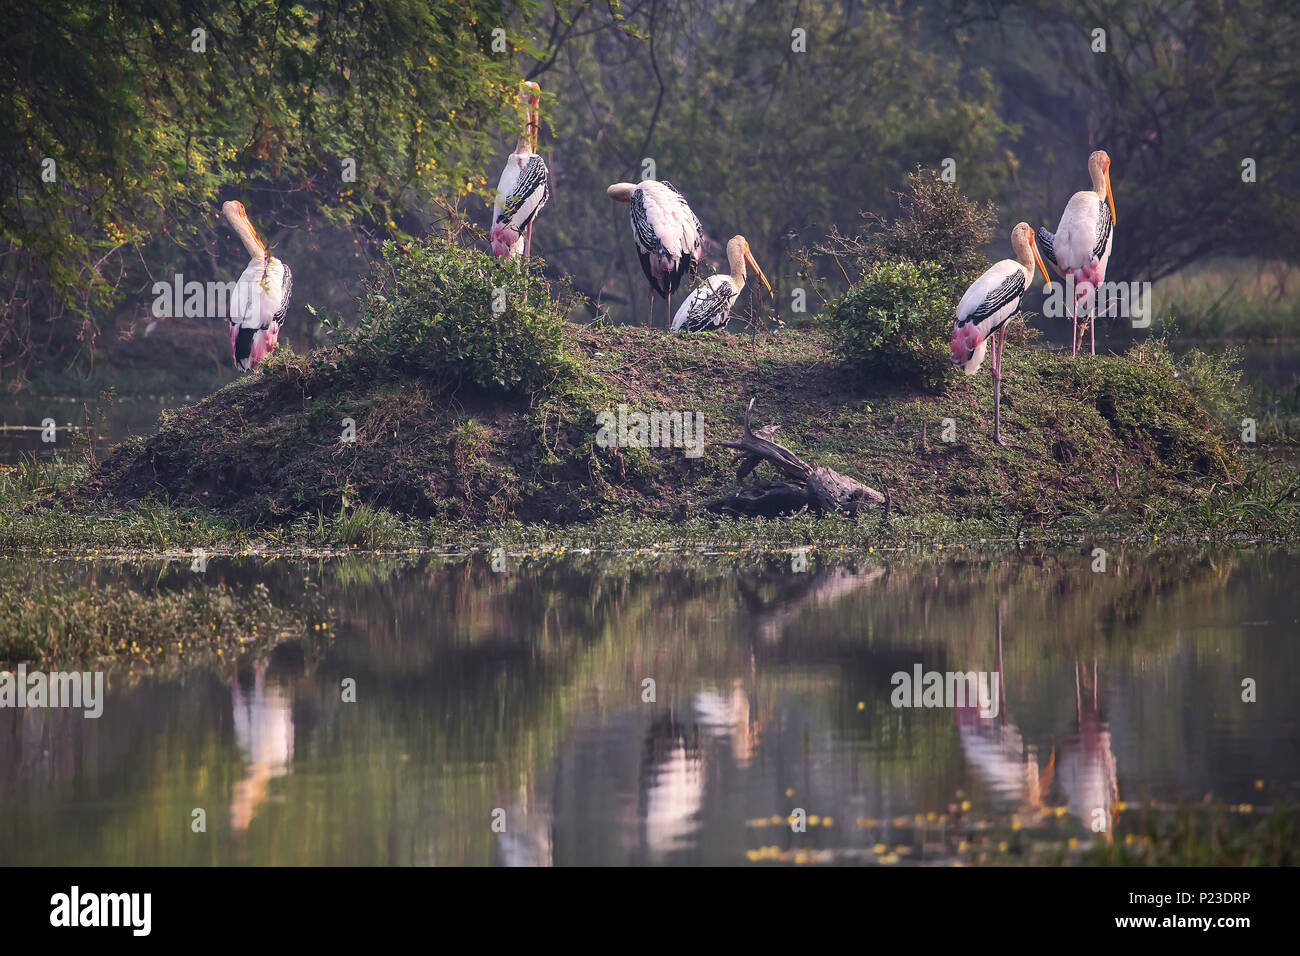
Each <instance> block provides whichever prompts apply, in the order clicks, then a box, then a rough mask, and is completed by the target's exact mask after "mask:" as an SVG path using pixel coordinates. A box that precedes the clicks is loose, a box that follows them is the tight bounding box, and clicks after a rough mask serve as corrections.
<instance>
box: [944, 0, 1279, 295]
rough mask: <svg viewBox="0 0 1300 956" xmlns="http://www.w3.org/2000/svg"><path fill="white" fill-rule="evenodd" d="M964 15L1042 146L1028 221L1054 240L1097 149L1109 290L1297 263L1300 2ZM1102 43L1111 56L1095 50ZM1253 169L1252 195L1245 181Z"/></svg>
mask: <svg viewBox="0 0 1300 956" xmlns="http://www.w3.org/2000/svg"><path fill="white" fill-rule="evenodd" d="M952 8H953V9H952V17H953V20H954V21H955V22H956V23H958V24H960V27H959V28H958V31H957V33H958V43H959V44H961V47H962V49H963V50H964V52H963V54H962V55H963V56H964V57H965V58H966V59H967V60H968V62H970V63H972V64H978V65H981V66H985V65H987V66H988V67H989V68H990V69H992V70H993V71H995V73H996V74H997V77H998V81H999V82H998V85H999V86H1000V87H1005V88H1008V89H1011V88H1014V89H1016V90H1017V91H1018V93H1017V96H1015V97H1014V98H1013V97H1011V96H1007V97H1006V101H1007V103H1008V104H1009V105H1010V106H1011V109H1010V115H1008V116H1007V117H1006V118H1007V119H1008V120H1010V121H1017V120H1018V121H1020V122H1021V125H1023V126H1024V128H1025V132H1026V135H1025V140H1026V141H1028V142H1033V143H1034V144H1035V148H1036V152H1035V158H1034V162H1032V163H1028V162H1026V163H1025V164H1024V166H1023V167H1021V168H1020V169H1019V170H1018V172H1017V178H1018V179H1019V180H1020V182H1021V185H1022V187H1023V189H1024V191H1025V196H1026V198H1027V199H1032V205H1027V206H1026V208H1029V209H1041V213H1040V215H1041V219H1040V220H1038V221H1036V222H1033V223H1032V224H1033V225H1039V224H1040V223H1041V224H1045V225H1047V226H1048V228H1052V229H1054V228H1055V227H1056V222H1057V218H1058V217H1059V216H1060V211H1061V208H1062V206H1063V204H1064V201H1065V199H1066V198H1067V197H1068V196H1069V195H1070V193H1072V192H1074V191H1075V190H1077V189H1084V188H1086V187H1087V186H1088V177H1087V171H1086V169H1085V166H1084V164H1085V160H1086V158H1087V155H1088V152H1089V149H1090V148H1100V149H1104V150H1106V151H1107V152H1108V153H1109V154H1110V157H1111V160H1112V166H1111V181H1112V186H1113V188H1114V191H1115V206H1116V213H1117V216H1118V225H1117V232H1116V237H1117V238H1116V241H1115V250H1114V255H1113V257H1112V259H1111V262H1110V267H1109V273H1108V278H1110V277H1114V278H1120V277H1121V276H1122V277H1124V278H1125V279H1126V280H1127V279H1137V278H1147V279H1151V280H1155V279H1159V278H1161V277H1163V276H1165V275H1168V274H1170V273H1172V272H1174V271H1176V270H1177V269H1179V268H1181V267H1182V266H1185V265H1187V264H1189V263H1191V262H1195V261H1197V260H1199V259H1203V258H1205V257H1207V256H1213V255H1220V254H1230V255H1247V256H1251V257H1256V258H1261V257H1268V258H1274V257H1281V258H1285V259H1288V260H1290V261H1293V262H1294V261H1296V260H1297V258H1300V233H1298V232H1297V230H1296V229H1295V228H1294V223H1295V221H1296V219H1297V217H1298V216H1300V189H1297V182H1298V181H1297V179H1296V177H1295V175H1294V170H1295V160H1294V158H1295V156H1296V154H1297V152H1300V124H1297V122H1296V111H1295V106H1294V104H1295V102H1296V98H1297V96H1300V59H1298V58H1297V57H1296V56H1295V55H1294V51H1295V50H1296V48H1297V45H1298V44H1300V12H1298V8H1297V7H1296V5H1295V4H1294V3H1292V2H1291V0H1240V2H1233V3H1215V2H1204V0H1014V2H1006V3H1000V4H988V3H986V2H984V0H952ZM1098 27H1103V28H1104V30H1105V40H1106V49H1105V53H1104V54H1101V53H1100V52H1098V51H1095V50H1094V46H1095V44H1096V42H1097V39H1096V38H1095V37H1094V35H1093V31H1095V30H1096V29H1097V28H1098ZM990 49H996V50H998V52H999V55H997V56H993V57H991V56H989V53H988V51H989V50H990ZM1012 104H1014V105H1012ZM1080 104H1088V108H1087V110H1086V119H1085V114H1084V112H1083V111H1081V107H1080ZM1063 117H1072V118H1077V122H1062V118H1063ZM1085 132H1086V134H1087V135H1086V138H1085V136H1084V135H1083V134H1084V133H1085ZM951 155H957V156H960V155H961V154H960V153H954V154H951ZM1246 159H1253V160H1254V161H1255V162H1254V166H1253V169H1254V175H1255V179H1254V181H1246V180H1244V179H1243V173H1244V172H1245V171H1246V170H1245V169H1243V165H1242V164H1243V161H1244V160H1246ZM964 168H966V167H965V166H963V169H964ZM1039 197H1042V198H1049V197H1050V199H1051V202H1050V203H1043V202H1042V199H1040V198H1039ZM1170 236H1181V237H1195V241H1194V242H1170V241H1169V237H1170Z"/></svg>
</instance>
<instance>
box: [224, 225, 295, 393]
mask: <svg viewBox="0 0 1300 956" xmlns="http://www.w3.org/2000/svg"><path fill="white" fill-rule="evenodd" d="M221 212H222V214H223V215H225V217H226V221H227V222H229V223H230V227H231V228H232V229H234V230H235V235H237V236H239V240H240V242H242V243H243V244H244V248H245V249H246V250H247V251H248V256H249V260H248V266H247V267H246V268H245V269H244V274H243V275H241V276H240V277H239V282H238V284H237V285H236V287H235V295H234V296H233V298H232V301H231V303H230V353H231V356H232V357H233V358H234V360H235V368H237V369H239V370H240V371H241V372H247V371H249V370H250V369H252V368H254V367H255V366H256V365H257V363H258V362H260V361H262V359H264V358H265V357H266V356H267V355H269V354H270V353H271V352H272V351H274V350H275V345H276V342H278V341H279V339H280V323H281V322H282V321H284V316H285V313H287V312H288V311H289V298H290V296H291V295H292V294H293V273H291V272H290V271H289V267H288V266H287V265H285V263H284V260H283V259H277V258H275V257H274V256H272V255H271V254H270V253H269V252H267V248H266V243H264V242H263V241H262V240H261V238H260V237H259V236H258V235H257V230H256V229H254V228H253V224H252V223H251V222H249V219H248V213H247V212H246V211H245V210H244V204H243V203H241V202H236V201H234V200H231V201H230V202H227V203H223V204H222V206H221Z"/></svg>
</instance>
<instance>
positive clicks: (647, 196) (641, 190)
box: [605, 179, 704, 325]
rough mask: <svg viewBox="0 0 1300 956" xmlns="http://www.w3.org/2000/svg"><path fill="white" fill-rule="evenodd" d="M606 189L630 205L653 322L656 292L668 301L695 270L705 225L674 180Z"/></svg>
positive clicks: (669, 306)
mask: <svg viewBox="0 0 1300 956" xmlns="http://www.w3.org/2000/svg"><path fill="white" fill-rule="evenodd" d="M605 192H606V193H607V194H608V195H609V197H610V198H611V199H614V200H617V201H618V202H625V203H628V204H629V205H630V206H631V219H632V237H633V238H634V239H635V240H636V251H637V255H638V256H639V257H640V259H641V271H642V272H644V273H645V277H646V279H647V280H649V282H650V289H651V292H650V316H651V324H652V325H653V324H654V294H655V293H656V292H658V293H659V294H660V295H661V296H663V298H664V299H666V300H667V301H668V314H669V315H671V314H672V303H673V293H674V292H676V291H677V287H678V286H680V285H681V284H682V279H683V278H685V277H686V275H687V273H693V272H694V271H695V266H696V263H698V262H699V260H700V255H701V248H702V246H703V243H704V227H703V226H701V225H700V220H699V218H698V217H697V216H696V215H695V213H694V212H692V211H691V207H690V206H689V205H688V204H687V202H686V197H685V196H683V195H682V194H681V193H680V192H679V191H678V190H677V187H675V186H674V185H673V184H672V183H669V182H656V181H655V180H653V179H646V180H642V181H641V182H639V183H615V184H614V185H612V186H610V187H609V188H608V189H607V190H605Z"/></svg>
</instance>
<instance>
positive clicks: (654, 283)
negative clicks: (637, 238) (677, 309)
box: [637, 249, 668, 299]
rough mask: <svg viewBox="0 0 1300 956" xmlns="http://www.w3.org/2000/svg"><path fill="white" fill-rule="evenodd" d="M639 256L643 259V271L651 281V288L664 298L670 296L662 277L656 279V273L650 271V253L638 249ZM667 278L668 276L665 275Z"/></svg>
mask: <svg viewBox="0 0 1300 956" xmlns="http://www.w3.org/2000/svg"><path fill="white" fill-rule="evenodd" d="M637 258H638V259H640V260H641V271H642V272H644V273H645V277H646V280H647V281H648V282H649V283H650V288H652V289H653V290H654V291H655V292H658V293H659V294H660V295H661V296H663V298H665V299H666V298H668V289H667V287H666V286H665V284H664V282H663V281H662V280H661V279H656V278H655V276H654V273H653V272H651V271H650V253H648V252H642V251H641V250H640V249H638V250H637ZM664 278H665V279H666V278H667V276H665V277H664Z"/></svg>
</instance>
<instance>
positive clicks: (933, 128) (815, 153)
mask: <svg viewBox="0 0 1300 956" xmlns="http://www.w3.org/2000/svg"><path fill="white" fill-rule="evenodd" d="M596 9H598V5H596V6H595V7H594V8H593V11H592V12H591V13H589V14H588V15H587V17H588V18H587V19H586V20H583V21H582V22H580V23H579V24H578V28H577V30H575V32H578V31H581V30H584V29H585V30H590V29H591V27H592V21H591V17H592V16H593V15H594V13H595V12H596ZM629 15H630V16H631V15H633V14H632V13H631V12H630V11H629ZM636 16H637V18H638V19H640V20H641V27H642V29H643V31H644V32H646V33H647V34H649V35H651V37H652V39H651V40H650V41H649V42H646V41H642V40H639V39H636V38H635V37H632V36H628V35H626V34H611V33H609V32H608V31H606V32H604V33H597V32H591V33H589V34H588V35H586V36H583V37H582V38H581V39H574V40H572V41H570V42H569V44H568V46H567V48H566V50H565V57H566V59H565V60H564V61H561V62H562V63H564V69H563V70H561V69H558V68H557V69H556V70H553V71H552V72H550V73H548V74H546V75H545V76H543V77H542V78H541V79H542V82H543V84H547V83H549V86H548V90H550V89H553V90H554V91H555V93H556V96H557V99H558V101H559V102H560V103H564V104H573V106H572V108H569V109H565V110H562V111H557V112H556V114H555V121H554V125H553V137H554V153H555V155H556V156H557V157H564V163H565V167H564V169H565V183H566V187H567V188H566V195H565V204H566V208H567V210H568V212H569V215H568V216H566V217H564V218H563V219H561V218H560V217H552V218H550V219H547V220H546V223H545V227H544V232H543V234H542V235H541V236H540V237H538V238H537V239H535V245H534V249H539V250H540V251H541V252H543V253H544V254H545V255H546V256H547V260H548V262H549V263H550V264H551V265H552V266H554V267H556V268H558V269H559V270H561V271H564V272H568V273H571V274H572V275H573V276H574V284H575V287H576V288H578V289H580V290H583V291H585V292H586V293H587V294H588V296H589V298H591V299H592V300H596V299H597V298H598V296H597V292H598V291H600V292H603V293H604V294H605V302H606V304H608V303H609V302H610V300H614V303H615V304H613V305H611V306H609V307H610V308H611V309H613V310H614V311H615V314H616V316H617V317H619V318H626V319H633V318H640V319H644V316H645V306H646V296H645V280H644V278H643V277H642V275H641V270H640V267H639V265H638V264H637V259H636V256H635V255H634V253H633V250H632V248H631V242H630V238H629V236H628V224H627V212H626V208H625V207H622V206H616V205H615V204H613V203H611V202H610V201H609V199H607V198H606V196H605V192H604V190H605V187H606V186H607V185H609V184H610V183H612V182H615V181H617V180H619V179H629V180H636V179H640V178H642V177H643V176H644V175H645V174H646V173H645V170H644V169H643V166H642V161H643V158H645V157H651V158H653V160H654V161H655V170H654V175H655V176H656V177H657V178H659V179H667V180H670V181H672V182H673V184H674V185H676V186H679V187H680V188H681V189H682V190H683V191H684V192H685V194H686V196H687V197H688V198H689V199H690V201H691V206H692V208H693V209H694V210H695V211H696V213H697V214H698V215H699V217H700V219H701V221H702V222H703V224H704V227H705V229H706V231H707V233H708V235H709V236H710V237H711V238H712V239H714V240H715V241H716V242H717V243H725V241H726V240H727V239H728V238H729V237H730V236H732V235H735V234H737V233H740V234H742V235H744V236H745V237H747V238H748V239H749V242H750V245H751V247H752V249H753V252H754V256H755V258H756V259H757V260H758V262H759V264H760V265H761V266H762V267H763V270H764V272H765V273H766V274H767V275H768V276H769V278H771V279H772V281H773V283H774V285H775V286H776V287H777V289H778V292H777V295H776V299H775V301H776V302H777V303H778V304H779V305H778V308H780V307H781V305H784V304H788V303H789V301H790V299H789V294H788V292H787V293H784V294H783V293H782V292H781V291H780V290H781V289H782V287H783V285H785V284H787V283H789V282H790V281H791V280H792V279H793V277H794V268H793V267H792V266H791V264H790V255H791V252H792V251H793V250H794V249H795V248H798V247H799V246H800V245H802V244H803V243H805V242H807V241H809V240H810V239H811V240H820V239H821V238H822V237H823V236H824V235H825V234H826V232H827V231H828V229H829V228H830V227H831V226H832V225H839V226H840V227H841V228H843V229H851V228H853V226H854V224H855V223H856V221H857V219H858V210H859V209H862V208H864V207H865V208H870V209H878V210H885V209H888V208H890V207H891V205H892V203H893V201H894V192H893V191H894V190H895V189H897V188H898V187H899V184H900V183H899V179H900V171H901V170H905V169H909V168H912V167H914V166H915V165H916V164H917V163H918V162H921V163H924V164H926V165H927V166H936V167H937V166H938V165H939V163H940V161H941V159H942V158H943V157H945V156H957V157H961V161H962V167H961V169H962V173H961V181H962V184H963V188H964V189H965V190H967V192H968V193H969V194H970V195H972V196H977V197H980V198H987V197H993V196H996V195H998V194H999V193H1000V192H1001V191H1002V189H1003V188H1004V186H1005V185H1006V182H1007V172H1008V169H1009V167H1008V163H1007V143H1008V140H1009V138H1010V137H1011V136H1012V135H1013V132H1014V131H1013V130H1012V129H1011V128H1010V127H1009V126H1008V124H1006V123H1005V122H1003V120H1002V118H1001V116H1000V114H999V95H998V91H997V90H996V89H995V88H994V86H993V84H992V82H991V80H990V78H989V76H988V74H987V73H986V72H985V71H983V70H980V69H969V70H962V69H959V68H958V64H957V60H956V59H955V58H954V57H951V56H947V55H944V54H943V53H941V52H936V51H935V50H934V49H933V34H932V33H930V32H929V31H928V30H927V29H926V25H925V24H923V23H922V22H921V21H920V17H919V14H917V13H915V12H913V11H906V12H900V9H899V7H898V5H896V4H893V3H889V2H880V0H868V2H863V3H853V4H843V3H839V2H836V0H812V2H808V0H780V2H772V0H764V2H752V0H742V2H736V3H724V4H719V3H716V2H714V0H677V2H674V3H672V4H653V5H645V6H643V7H642V8H640V9H639V10H638V11H637V12H636ZM794 25H797V26H798V27H800V28H801V29H803V30H804V31H806V40H807V52H806V53H799V52H795V51H794V50H792V49H791V46H792V39H791V28H792V26H794ZM552 250H555V251H554V252H552ZM611 250H613V258H611V252H610V251H611ZM711 267H717V268H724V267H725V262H724V259H723V256H722V254H721V249H720V248H718V249H716V250H715V251H714V253H713V256H712V261H711V263H710V264H708V265H705V266H704V270H703V271H704V273H705V274H707V273H708V272H709V271H710V269H711ZM620 302H622V303H626V305H622V306H620V305H619V304H618V303H620Z"/></svg>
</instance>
